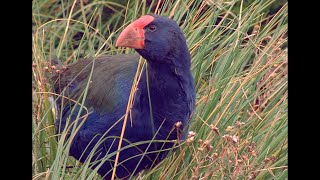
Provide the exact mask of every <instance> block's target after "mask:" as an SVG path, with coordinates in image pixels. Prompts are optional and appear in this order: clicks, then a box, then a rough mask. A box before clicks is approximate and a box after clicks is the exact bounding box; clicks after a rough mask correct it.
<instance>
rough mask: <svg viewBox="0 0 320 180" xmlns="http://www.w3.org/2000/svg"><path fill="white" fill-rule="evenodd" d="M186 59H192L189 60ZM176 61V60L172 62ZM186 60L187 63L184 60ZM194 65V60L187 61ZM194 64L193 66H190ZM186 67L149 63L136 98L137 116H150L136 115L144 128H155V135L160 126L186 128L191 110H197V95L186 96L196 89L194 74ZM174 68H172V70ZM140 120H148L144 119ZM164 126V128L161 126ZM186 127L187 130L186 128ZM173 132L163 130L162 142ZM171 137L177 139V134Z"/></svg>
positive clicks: (188, 66) (166, 129)
mask: <svg viewBox="0 0 320 180" xmlns="http://www.w3.org/2000/svg"><path fill="white" fill-rule="evenodd" d="M186 58H190V57H189V56H187V57H186ZM168 60H170V61H174V59H168ZM180 60H184V59H180ZM186 61H190V59H186ZM189 64H190V63H189ZM189 64H187V63H186V64H184V65H181V66H175V65H174V64H171V65H168V64H167V63H158V64H155V63H149V62H148V63H147V66H146V68H145V69H144V70H143V74H142V76H141V79H140V82H139V85H138V91H137V93H136V97H135V102H134V105H133V106H135V107H134V108H133V109H136V110H137V112H147V113H148V114H147V116H146V115H145V114H144V115H141V114H139V113H136V115H137V116H139V117H137V118H138V119H139V120H138V121H140V122H141V125H142V126H146V127H150V126H148V124H149V125H150V124H151V123H153V124H152V126H154V128H155V129H154V130H153V131H154V132H155V131H157V130H158V128H159V127H160V126H165V127H168V126H169V127H172V128H173V127H174V124H175V123H176V122H178V121H181V122H182V123H183V125H184V124H186V123H187V122H186V121H187V120H188V118H189V116H190V113H191V110H192V109H193V107H191V106H193V105H192V103H189V102H191V101H193V100H192V98H193V96H192V93H193V92H186V90H187V89H190V88H189V87H188V86H193V78H192V76H191V72H190V65H189ZM168 66H170V67H168ZM140 117H148V118H147V119H141V118H140ZM161 124H162V125H161ZM182 127H183V126H182ZM172 128H163V130H162V129H161V131H159V135H160V137H161V138H166V137H163V136H167V135H168V134H170V131H171V130H172ZM173 134H174V135H170V139H174V138H176V134H177V133H176V132H175V133H173Z"/></svg>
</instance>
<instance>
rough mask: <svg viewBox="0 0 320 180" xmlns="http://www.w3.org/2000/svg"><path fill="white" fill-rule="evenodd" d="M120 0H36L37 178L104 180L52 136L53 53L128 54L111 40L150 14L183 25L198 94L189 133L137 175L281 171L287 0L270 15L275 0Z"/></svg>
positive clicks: (274, 175) (279, 175) (269, 174)
mask: <svg viewBox="0 0 320 180" xmlns="http://www.w3.org/2000/svg"><path fill="white" fill-rule="evenodd" d="M119 2H120V1H118V2H117V1H98V0H97V1H84V0H83V1H63V0H62V1H52V0H35V1H33V6H32V11H33V16H32V18H33V19H32V21H33V31H32V40H33V41H32V52H33V66H32V72H33V77H32V79H33V80H32V88H33V101H32V103H33V117H32V146H33V149H32V159H33V162H32V175H33V179H101V177H100V176H99V175H97V173H96V170H91V169H90V168H89V166H90V164H89V163H84V164H80V163H79V162H78V161H76V160H74V159H73V158H72V157H69V156H68V149H69V148H70V139H68V140H67V139H66V137H65V136H61V137H60V140H59V141H57V140H56V138H55V137H56V135H55V134H54V122H55V119H56V117H57V116H59V114H58V113H57V112H56V110H55V108H54V103H53V102H54V100H55V99H56V98H58V97H59V96H63V95H64V94H54V92H53V88H52V87H53V86H52V85H53V83H54V82H52V81H51V79H50V78H49V77H50V74H52V73H59V72H58V71H59V70H57V67H55V66H52V65H51V64H50V61H49V59H50V58H51V57H58V58H59V59H61V61H63V62H64V64H65V65H67V64H71V63H73V62H76V61H77V60H78V59H79V58H82V57H89V56H91V57H98V56H100V55H103V54H120V53H132V52H133V50H130V49H118V48H115V47H114V44H115V39H116V37H117V35H119V33H120V31H121V30H122V29H123V28H124V26H126V25H127V24H128V23H129V22H130V21H131V20H134V19H136V18H138V17H139V16H141V15H143V14H147V13H157V14H161V15H166V16H169V17H171V18H172V19H174V20H176V21H177V22H178V23H179V25H180V27H181V28H182V30H183V32H184V33H185V36H186V38H187V42H188V46H189V49H190V52H191V56H192V72H193V75H194V78H195V82H196V91H197V100H196V110H195V112H194V114H193V118H192V122H191V127H190V132H189V136H188V139H187V140H186V141H185V142H184V143H182V144H181V145H180V146H179V149H178V151H176V152H174V153H173V154H172V155H171V156H169V157H168V158H166V159H165V160H164V161H162V162H161V163H160V164H158V165H157V166H156V167H155V168H153V169H151V170H149V171H144V172H142V173H140V174H139V175H138V176H136V177H134V178H136V179H287V165H288V161H287V157H288V156H287V150H288V142H287V132H288V127H287V122H288V116H287V96H288V94H287V47H286V43H287V19H288V15H287V9H288V6H287V4H284V5H283V6H282V7H281V9H280V10H278V11H277V13H276V14H273V15H268V14H267V13H266V12H267V11H266V10H267V9H268V7H270V5H272V3H274V2H275V0H264V1H253V2H252V3H251V4H249V5H247V6H244V5H243V1H241V0H230V1H219V0H218V1H210V0H206V1H205V0H183V1H182V0H177V1H172V0H162V1H143V0H142V1H139V0H138V1H129V2H128V3H127V4H121V3H119ZM235 9H237V12H235ZM82 100H84V99H82ZM79 103H82V102H81V101H79ZM82 104H83V103H82ZM84 110H85V107H84Z"/></svg>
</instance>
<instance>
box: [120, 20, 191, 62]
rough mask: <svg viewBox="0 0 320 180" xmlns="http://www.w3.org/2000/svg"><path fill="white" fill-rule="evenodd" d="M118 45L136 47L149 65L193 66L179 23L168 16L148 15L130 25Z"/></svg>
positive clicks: (122, 34) (121, 35)
mask: <svg viewBox="0 0 320 180" xmlns="http://www.w3.org/2000/svg"><path fill="white" fill-rule="evenodd" d="M116 46H120V47H130V48H134V49H135V50H136V51H137V52H138V53H139V54H140V55H141V56H142V57H144V58H145V59H146V60H147V61H148V62H149V63H152V64H158V63H172V60H173V59H179V60H180V61H181V62H174V64H177V63H178V64H190V53H189V51H188V47H187V43H186V40H185V37H184V35H183V32H182V31H181V29H180V27H179V26H178V24H177V23H176V22H175V21H174V20H171V19H169V18H167V17H164V16H159V15H155V14H148V15H144V16H142V17H140V18H139V19H137V20H135V21H134V22H132V23H131V24H129V25H128V26H127V27H126V28H125V29H124V30H123V31H122V33H121V34H120V36H119V38H118V39H117V42H116Z"/></svg>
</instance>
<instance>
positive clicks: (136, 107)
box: [55, 14, 195, 179]
mask: <svg viewBox="0 0 320 180" xmlns="http://www.w3.org/2000/svg"><path fill="white" fill-rule="evenodd" d="M116 46H117V47H130V48H134V49H135V50H136V51H137V52H138V53H139V54H140V55H141V56H142V57H143V58H145V59H146V62H147V67H144V68H143V69H142V75H141V78H140V80H139V82H138V85H137V90H136V93H135V96H134V100H133V105H132V107H131V110H130V115H129V116H128V117H129V118H128V120H127V124H126V127H125V131H124V135H123V138H124V139H123V141H122V146H121V147H125V146H128V145H130V144H132V143H137V144H136V145H132V146H131V147H130V148H126V149H123V150H121V152H120V154H119V159H118V166H117V169H116V174H115V175H116V177H117V178H121V179H126V178H128V177H130V176H131V175H134V174H136V173H138V172H139V171H141V170H143V169H146V168H151V167H153V166H155V165H156V164H157V163H159V162H160V161H161V160H163V159H164V158H165V157H166V155H167V154H168V152H169V151H170V150H171V151H172V146H173V145H174V142H176V141H174V140H184V139H185V138H186V135H187V131H188V126H189V125H188V122H189V120H190V118H191V114H192V112H193V110H194V107H195V87H194V86H195V85H194V79H193V77H192V75H191V71H190V64H191V62H190V53H189V51H188V47H187V44H186V40H185V37H184V35H183V33H182V31H181V30H180V28H179V26H178V25H177V23H176V22H175V21H173V20H171V19H169V18H167V17H164V16H159V15H155V14H149V15H144V16H142V17H140V18H139V19H137V20H135V21H134V22H132V23H131V24H130V25H128V26H127V27H126V28H125V29H124V30H123V31H122V33H121V34H120V36H119V37H118V39H117V42H116ZM139 54H131V55H116V56H100V57H97V58H95V61H94V68H92V64H93V59H90V58H87V59H82V60H79V61H78V62H76V63H74V64H71V65H69V66H68V67H67V68H65V69H64V70H61V72H60V74H58V75H56V76H55V81H56V84H55V90H56V92H57V93H60V94H63V95H64V96H67V97H69V98H71V99H74V100H77V99H78V98H79V97H82V96H83V92H84V89H85V88H86V86H87V84H88V83H89V88H88V91H87V94H86V99H85V102H84V105H85V107H86V108H87V110H88V114H87V112H86V111H85V110H84V109H82V111H81V114H80V118H81V117H82V116H83V117H82V120H83V121H84V122H82V120H81V119H80V120H79V121H78V124H80V123H81V122H82V123H83V124H81V127H80V128H79V130H78V131H77V133H76V134H75V136H74V137H72V138H73V139H72V144H71V147H70V152H69V153H70V155H71V156H73V157H74V158H75V159H77V160H79V161H80V162H84V161H86V160H87V159H88V160H90V161H91V162H94V161H97V160H102V158H103V160H105V162H103V163H102V165H101V167H99V170H98V173H99V174H100V175H101V176H102V177H104V178H105V179H111V175H112V171H113V166H114V161H115V157H116V155H115V154H116V151H117V149H118V145H119V137H120V135H121V131H122V126H123V122H124V121H123V119H124V118H123V117H124V115H125V114H126V109H127V104H128V99H129V95H130V92H131V87H132V84H133V80H134V77H135V74H136V70H137V67H138V62H139V58H140V56H139ZM91 72H92V74H91ZM90 74H91V75H90ZM90 76H91V79H90V81H89V80H88V78H89V77H90ZM57 106H58V107H60V109H58V110H59V111H60V112H61V117H60V118H59V115H58V118H59V119H58V121H57V124H56V125H57V126H56V129H57V134H59V133H61V132H62V131H63V129H64V128H65V127H66V124H68V126H70V124H71V122H74V120H75V119H76V117H77V115H78V112H79V110H80V109H81V106H80V105H77V103H74V101H67V100H66V99H59V100H57ZM86 114H87V116H86ZM68 119H70V120H68ZM119 119H120V120H119ZM177 122H181V126H180V129H181V131H180V132H178V129H177V127H176V123H177ZM179 124H180V123H179ZM68 126H67V127H68ZM70 129H72V127H71V128H70ZM182 129H184V130H183V131H182ZM70 131H71V130H70ZM70 137H71V136H70ZM70 137H69V138H70ZM100 139H101V140H100ZM99 140H100V141H99ZM151 140H153V141H154V142H153V143H150V142H151ZM156 141H157V142H156ZM98 142H99V143H98ZM139 142H140V143H139ZM97 143H98V144H97ZM94 147H95V148H94ZM164 149H165V150H164ZM93 150H94V151H95V152H94V154H93V155H92V156H90V152H91V151H93ZM161 150H162V151H161ZM112 153H113V154H112ZM90 158H91V159H90ZM139 161H140V162H139ZM99 163H100V162H99V161H98V162H97V163H96V164H95V165H93V166H92V167H91V168H95V167H97V165H99Z"/></svg>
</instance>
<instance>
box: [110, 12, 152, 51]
mask: <svg viewBox="0 0 320 180" xmlns="http://www.w3.org/2000/svg"><path fill="white" fill-rule="evenodd" d="M153 20H154V17H152V16H150V15H145V16H141V17H140V18H139V19H137V20H135V21H133V22H132V23H131V24H129V25H128V26H127V27H126V28H125V29H124V30H123V31H122V32H121V34H120V36H119V37H118V39H117V42H116V47H130V48H134V49H143V48H144V30H143V28H144V27H145V26H147V25H148V24H150V23H151V22H152V21H153Z"/></svg>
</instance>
